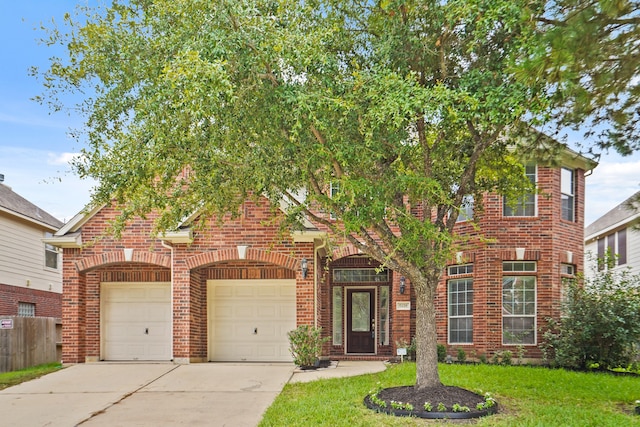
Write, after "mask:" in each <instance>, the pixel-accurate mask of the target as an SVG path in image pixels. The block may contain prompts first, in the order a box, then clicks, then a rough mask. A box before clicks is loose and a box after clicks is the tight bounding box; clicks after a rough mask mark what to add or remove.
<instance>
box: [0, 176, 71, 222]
mask: <svg viewBox="0 0 640 427" xmlns="http://www.w3.org/2000/svg"><path fill="white" fill-rule="evenodd" d="M0 211H4V212H7V213H9V214H12V215H14V216H17V217H20V218H23V219H27V220H30V221H31V222H34V223H37V224H39V225H43V226H45V228H50V229H52V230H57V229H59V228H60V227H62V225H64V223H63V222H62V221H60V220H59V219H57V218H55V217H54V216H53V215H51V214H49V213H47V212H45V211H44V210H42V209H40V208H39V207H38V206H36V205H34V204H33V203H31V202H30V201H28V200H27V199H25V198H24V197H22V196H21V195H19V194H18V193H15V192H14V191H13V190H12V189H11V187H9V186H7V185H5V184H2V183H0Z"/></svg>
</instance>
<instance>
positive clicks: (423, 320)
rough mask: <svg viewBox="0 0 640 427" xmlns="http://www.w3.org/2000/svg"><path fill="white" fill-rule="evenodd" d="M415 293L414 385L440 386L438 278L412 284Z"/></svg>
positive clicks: (421, 387) (422, 279)
mask: <svg viewBox="0 0 640 427" xmlns="http://www.w3.org/2000/svg"><path fill="white" fill-rule="evenodd" d="M412 284H413V286H414V290H415V293H416V385H415V387H416V388H418V389H424V388H428V387H434V386H438V385H441V382H440V375H439V374H438V348H437V339H438V337H437V331H436V329H437V328H436V307H435V302H434V297H435V289H436V287H437V285H438V276H437V275H436V276H435V278H434V277H424V276H423V277H422V278H420V279H418V283H412Z"/></svg>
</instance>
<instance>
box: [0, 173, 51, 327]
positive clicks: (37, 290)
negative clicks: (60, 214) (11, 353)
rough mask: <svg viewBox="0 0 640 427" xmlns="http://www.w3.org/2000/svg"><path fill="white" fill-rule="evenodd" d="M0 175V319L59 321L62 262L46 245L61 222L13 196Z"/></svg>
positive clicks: (16, 195)
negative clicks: (6, 317)
mask: <svg viewBox="0 0 640 427" xmlns="http://www.w3.org/2000/svg"><path fill="white" fill-rule="evenodd" d="M2 181H4V176H2V175H0V315H3V316H39V317H57V318H60V317H62V309H61V306H62V258H61V256H60V253H59V251H58V248H56V247H54V246H51V245H49V244H46V243H44V242H43V239H44V238H46V237H50V236H52V235H53V233H55V232H56V231H57V230H58V229H59V228H60V227H61V226H62V224H63V223H62V221H59V220H58V219H56V218H54V217H53V216H51V215H49V214H48V213H47V212H45V211H43V210H42V209H40V208H39V207H37V206H36V205H34V204H33V203H31V202H29V201H28V200H26V199H24V198H23V197H21V196H20V195H18V194H16V193H14V192H13V191H12V190H11V188H10V187H9V186H7V185H6V184H4V183H3V182H2Z"/></svg>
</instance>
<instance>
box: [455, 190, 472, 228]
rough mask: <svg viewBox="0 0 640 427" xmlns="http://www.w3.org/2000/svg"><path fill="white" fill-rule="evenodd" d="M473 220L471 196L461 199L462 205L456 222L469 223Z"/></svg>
mask: <svg viewBox="0 0 640 427" xmlns="http://www.w3.org/2000/svg"><path fill="white" fill-rule="evenodd" d="M472 219H473V196H472V195H467V196H464V198H463V199H462V205H461V206H460V213H459V214H458V218H457V219H456V222H462V221H471V220H472Z"/></svg>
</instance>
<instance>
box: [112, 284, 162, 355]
mask: <svg viewBox="0 0 640 427" xmlns="http://www.w3.org/2000/svg"><path fill="white" fill-rule="evenodd" d="M100 301H101V325H102V326H101V332H102V359H104V360H171V357H172V355H171V284H170V283H102V286H101V295H100Z"/></svg>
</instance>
